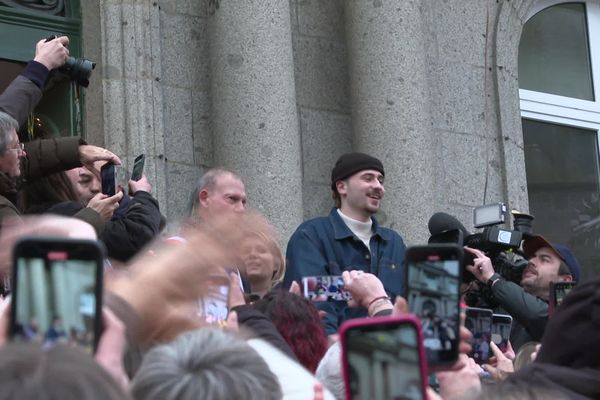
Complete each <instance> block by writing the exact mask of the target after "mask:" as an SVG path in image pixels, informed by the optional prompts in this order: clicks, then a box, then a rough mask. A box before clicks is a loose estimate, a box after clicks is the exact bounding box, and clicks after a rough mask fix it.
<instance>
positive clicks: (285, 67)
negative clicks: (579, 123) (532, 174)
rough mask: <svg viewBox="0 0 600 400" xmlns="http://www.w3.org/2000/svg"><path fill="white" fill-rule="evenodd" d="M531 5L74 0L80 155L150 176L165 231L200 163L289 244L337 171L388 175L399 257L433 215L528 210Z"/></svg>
mask: <svg viewBox="0 0 600 400" xmlns="http://www.w3.org/2000/svg"><path fill="white" fill-rule="evenodd" d="M535 3H536V1H534V0H347V1H344V0H100V1H99V2H96V1H89V0H81V13H82V36H83V53H84V54H85V55H86V56H87V57H89V58H95V59H96V60H98V61H99V62H98V66H97V69H96V71H95V72H94V76H93V78H92V83H91V85H90V87H89V88H88V89H87V92H86V103H85V110H86V114H85V115H86V119H85V124H86V132H87V138H88V140H89V141H91V142H94V143H98V144H102V145H105V146H106V147H108V148H110V149H111V150H113V151H114V152H116V153H117V154H120V155H122V156H123V157H124V158H125V159H126V160H128V162H131V161H132V160H133V158H134V157H135V156H136V155H137V154H139V153H145V154H146V155H147V173H148V175H149V177H150V178H151V180H152V182H153V183H154V185H155V188H156V193H157V197H158V198H159V201H160V204H161V208H162V209H163V212H164V213H165V214H166V215H167V217H168V219H169V221H176V220H177V218H178V217H180V216H181V214H182V212H183V210H184V209H185V205H186V203H187V201H188V194H189V192H190V191H191V189H192V187H193V186H194V184H195V182H196V181H197V179H198V177H199V176H200V175H201V174H202V172H203V170H205V169H206V168H209V167H212V166H224V167H226V168H230V169H232V170H234V171H236V172H238V173H239V174H240V175H241V176H242V178H243V179H244V181H245V182H246V186H247V192H248V196H249V203H250V204H251V206H253V207H255V208H257V209H259V210H260V211H262V212H263V213H265V214H266V215H267V216H268V217H269V218H270V220H271V221H272V222H273V223H274V224H275V225H276V226H277V227H278V229H279V230H280V232H281V238H282V242H284V243H285V242H286V241H287V238H288V237H289V236H290V235H291V233H292V232H293V230H294V229H295V228H296V226H297V225H298V224H299V223H300V222H301V221H302V220H303V219H305V218H310V217H314V216H317V215H323V214H325V213H327V212H328V210H329V208H330V207H331V206H332V204H333V203H332V201H331V196H330V188H329V184H330V171H331V168H332V166H333V164H334V162H335V160H336V159H337V157H338V156H339V155H341V154H343V153H345V152H348V151H363V152H367V153H370V154H373V155H375V156H377V157H379V158H380V159H381V160H382V161H383V163H384V165H385V168H386V196H385V200H384V205H383V210H382V212H380V215H379V219H380V220H381V221H382V222H383V223H384V224H385V225H387V226H390V227H392V228H394V229H396V230H398V231H399V232H401V234H402V235H403V237H404V238H405V240H406V242H407V243H408V244H417V243H422V242H424V241H426V239H427V238H428V236H429V232H428V230H427V221H428V219H429V217H430V216H431V215H432V214H433V213H434V212H436V211H445V212H448V213H450V214H453V215H455V216H457V217H458V218H459V219H460V220H461V221H463V223H464V224H465V226H467V228H471V229H472V225H471V221H472V209H473V207H475V206H478V205H482V204H486V203H493V202H505V203H507V204H508V205H509V207H510V208H513V209H518V210H521V211H528V191H527V178H526V171H525V158H524V145H523V131H522V124H521V112H520V103H519V83H518V52H519V40H520V37H521V32H522V29H523V25H524V23H525V21H526V19H527V17H528V15H529V13H530V12H531V10H532V8H533V7H534V6H535Z"/></svg>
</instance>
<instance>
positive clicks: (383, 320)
mask: <svg viewBox="0 0 600 400" xmlns="http://www.w3.org/2000/svg"><path fill="white" fill-rule="evenodd" d="M400 325H410V326H412V328H413V329H414V331H415V334H416V338H417V351H418V353H419V371H420V380H421V385H420V386H421V387H420V389H421V396H422V398H423V400H425V399H427V396H426V390H425V389H426V382H427V379H428V378H427V357H426V355H425V348H424V347H423V335H422V333H421V322H420V321H419V320H418V318H416V317H415V316H414V315H403V316H399V317H374V318H357V319H351V320H348V321H346V322H344V323H343V324H342V326H341V327H340V331H339V332H340V340H341V345H342V367H343V370H344V385H345V389H346V399H347V400H350V399H351V398H352V397H351V393H350V369H349V367H348V355H347V343H348V342H347V334H348V331H350V330H353V329H358V330H360V329H361V328H363V327H374V326H382V327H390V326H400Z"/></svg>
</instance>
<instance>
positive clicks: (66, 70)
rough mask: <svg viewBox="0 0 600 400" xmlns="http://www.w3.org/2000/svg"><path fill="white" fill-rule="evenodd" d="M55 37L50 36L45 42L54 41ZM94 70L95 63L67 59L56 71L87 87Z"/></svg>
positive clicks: (79, 59)
mask: <svg viewBox="0 0 600 400" xmlns="http://www.w3.org/2000/svg"><path fill="white" fill-rule="evenodd" d="M57 37H58V36H56V35H52V36H50V37H48V38H47V39H46V42H49V41H51V40H54V39H56V38H57ZM94 68H96V63H95V62H93V61H90V60H88V59H86V58H75V57H67V61H66V62H65V65H63V66H62V67H60V68H58V71H59V72H61V73H62V74H64V75H66V76H67V77H68V78H69V79H70V80H72V81H74V82H75V83H77V84H78V85H80V86H83V87H88V86H89V84H90V76H91V75H92V70H93V69H94Z"/></svg>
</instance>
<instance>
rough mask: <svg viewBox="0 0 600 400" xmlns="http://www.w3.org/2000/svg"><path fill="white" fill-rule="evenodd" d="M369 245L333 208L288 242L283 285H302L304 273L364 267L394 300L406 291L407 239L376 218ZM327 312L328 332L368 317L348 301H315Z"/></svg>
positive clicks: (336, 271) (316, 274)
mask: <svg viewBox="0 0 600 400" xmlns="http://www.w3.org/2000/svg"><path fill="white" fill-rule="evenodd" d="M373 231H374V234H373V236H372V237H371V241H370V247H371V251H369V249H367V246H365V244H364V243H363V242H362V241H361V240H360V239H359V238H358V237H356V236H355V235H354V234H353V233H352V231H351V230H350V228H348V226H347V225H346V224H345V223H344V221H343V220H342V218H341V217H340V216H339V214H338V212H337V209H336V208H334V209H332V210H331V212H330V213H329V216H327V217H319V218H315V219H311V220H308V221H305V222H303V223H302V224H301V225H300V226H299V227H298V229H296V232H294V234H293V235H292V237H291V238H290V241H289V242H288V247H287V252H286V258H287V268H286V271H285V277H284V280H283V286H284V287H286V288H287V287H289V286H290V285H291V283H292V281H297V282H298V283H299V284H300V285H302V278H303V277H305V276H324V275H341V274H342V272H343V271H346V270H348V271H349V270H362V271H365V272H369V273H372V274H374V275H376V276H377V277H378V278H379V279H380V280H381V281H382V282H383V286H384V287H385V290H386V292H387V293H388V295H389V296H390V297H391V298H392V299H395V297H396V296H397V295H402V294H403V284H404V268H403V267H402V263H403V261H404V250H405V248H406V247H405V246H404V242H403V240H402V238H401V237H400V235H399V234H398V233H396V232H395V231H393V230H391V229H387V228H382V227H380V226H379V224H378V223H377V220H376V219H375V218H373ZM315 304H316V305H317V307H318V308H319V309H321V310H324V311H327V315H326V316H325V318H324V319H323V323H324V325H325V329H326V331H327V333H328V334H333V333H336V332H337V329H338V327H339V325H340V324H341V323H342V322H343V321H345V320H347V319H350V318H359V317H365V316H367V310H365V309H364V308H361V309H350V308H348V305H347V303H346V302H341V301H340V302H337V301H336V302H325V303H315Z"/></svg>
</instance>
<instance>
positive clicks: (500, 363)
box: [483, 342, 515, 382]
mask: <svg viewBox="0 0 600 400" xmlns="http://www.w3.org/2000/svg"><path fill="white" fill-rule="evenodd" d="M490 348H491V349H492V352H494V357H492V358H490V360H489V363H488V364H484V365H483V369H485V370H486V371H488V372H489V373H490V375H491V376H492V378H494V380H495V381H496V382H499V381H503V380H504V379H506V378H507V377H508V375H510V374H512V373H513V372H515V368H514V366H513V362H512V360H511V359H510V358H508V357H507V356H506V354H503V353H502V351H500V349H499V348H498V346H496V343H494V342H490ZM511 351H512V348H511ZM509 354H510V353H509ZM514 354H515V353H514V351H512V356H513V359H514Z"/></svg>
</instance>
